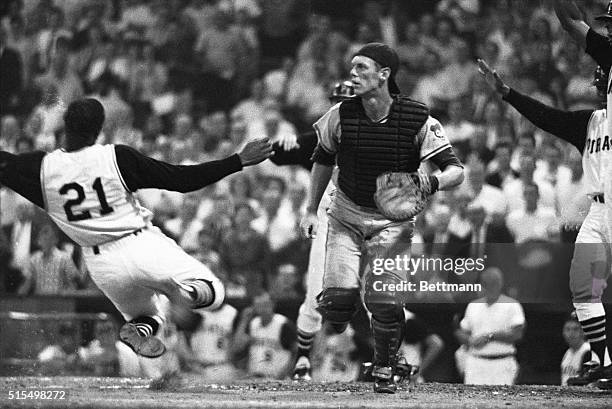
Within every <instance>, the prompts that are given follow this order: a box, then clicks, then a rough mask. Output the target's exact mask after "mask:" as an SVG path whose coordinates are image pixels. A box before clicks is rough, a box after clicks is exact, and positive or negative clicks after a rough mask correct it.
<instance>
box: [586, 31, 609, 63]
mask: <svg viewBox="0 0 612 409" xmlns="http://www.w3.org/2000/svg"><path fill="white" fill-rule="evenodd" d="M586 52H587V54H588V55H590V56H591V57H593V59H594V60H595V61H596V62H597V64H598V65H599V66H600V67H601V68H603V69H604V70H605V71H606V73H607V72H608V71H610V67H611V66H612V44H610V41H608V39H607V38H606V37H604V36H602V35H601V34H599V33H597V32H596V31H595V30H593V29H592V28H591V29H589V31H588V32H587V36H586Z"/></svg>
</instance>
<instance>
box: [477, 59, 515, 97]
mask: <svg viewBox="0 0 612 409" xmlns="http://www.w3.org/2000/svg"><path fill="white" fill-rule="evenodd" d="M477 61H478V72H479V73H481V74H482V76H483V77H484V79H485V81H487V84H489V87H491V89H492V90H494V91H495V92H497V93H499V94H501V95H503V96H506V95H508V93H509V92H510V87H508V86H507V85H506V84H505V83H504V81H503V80H502V79H501V77H500V76H499V74H498V73H497V71H495V70H493V69H491V67H489V64H487V62H486V61H485V60H483V59H481V58H479V59H478V60H477Z"/></svg>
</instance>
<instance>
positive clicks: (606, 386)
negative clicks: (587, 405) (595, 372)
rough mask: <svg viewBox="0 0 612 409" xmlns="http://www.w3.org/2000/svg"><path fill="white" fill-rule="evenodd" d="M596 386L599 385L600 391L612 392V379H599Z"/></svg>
mask: <svg viewBox="0 0 612 409" xmlns="http://www.w3.org/2000/svg"><path fill="white" fill-rule="evenodd" d="M595 385H597V387H598V388H599V389H603V390H606V391H608V390H611V389H612V378H603V379H599V380H597V382H596V383H595Z"/></svg>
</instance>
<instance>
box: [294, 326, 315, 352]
mask: <svg viewBox="0 0 612 409" xmlns="http://www.w3.org/2000/svg"><path fill="white" fill-rule="evenodd" d="M314 336H315V334H314V332H306V331H304V330H302V329H301V328H298V330H297V341H298V353H297V356H298V359H299V357H301V356H304V357H306V358H310V350H311V349H312V341H313V340H314Z"/></svg>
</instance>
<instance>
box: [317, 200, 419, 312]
mask: <svg viewBox="0 0 612 409" xmlns="http://www.w3.org/2000/svg"><path fill="white" fill-rule="evenodd" d="M328 216H329V221H328V232H327V252H326V255H325V269H324V275H323V287H324V288H332V287H340V288H361V294H362V299H363V300H364V301H366V303H367V301H368V300H369V301H373V302H379V301H378V299H380V302H387V300H392V299H395V296H396V294H391V293H389V292H381V293H380V294H377V293H376V292H375V291H372V282H373V281H381V282H382V283H387V282H388V283H397V282H398V281H406V279H407V271H405V270H401V269H394V270H387V269H385V270H384V271H383V272H380V273H378V272H376V273H374V272H373V263H374V261H375V260H376V259H380V260H382V259H395V258H396V256H400V257H403V255H404V254H406V255H408V256H409V255H410V239H411V237H412V231H413V228H414V222H413V221H406V222H393V221H390V220H388V219H386V218H385V217H384V216H383V215H381V214H380V213H379V212H377V211H376V209H369V208H365V207H360V206H357V205H356V204H354V203H353V202H352V201H351V200H350V199H349V198H348V197H347V196H346V195H345V194H344V193H343V192H342V191H340V190H339V189H338V190H336V193H335V195H334V197H333V198H332V203H331V206H330V208H329V211H328ZM379 296H380V297H379Z"/></svg>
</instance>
